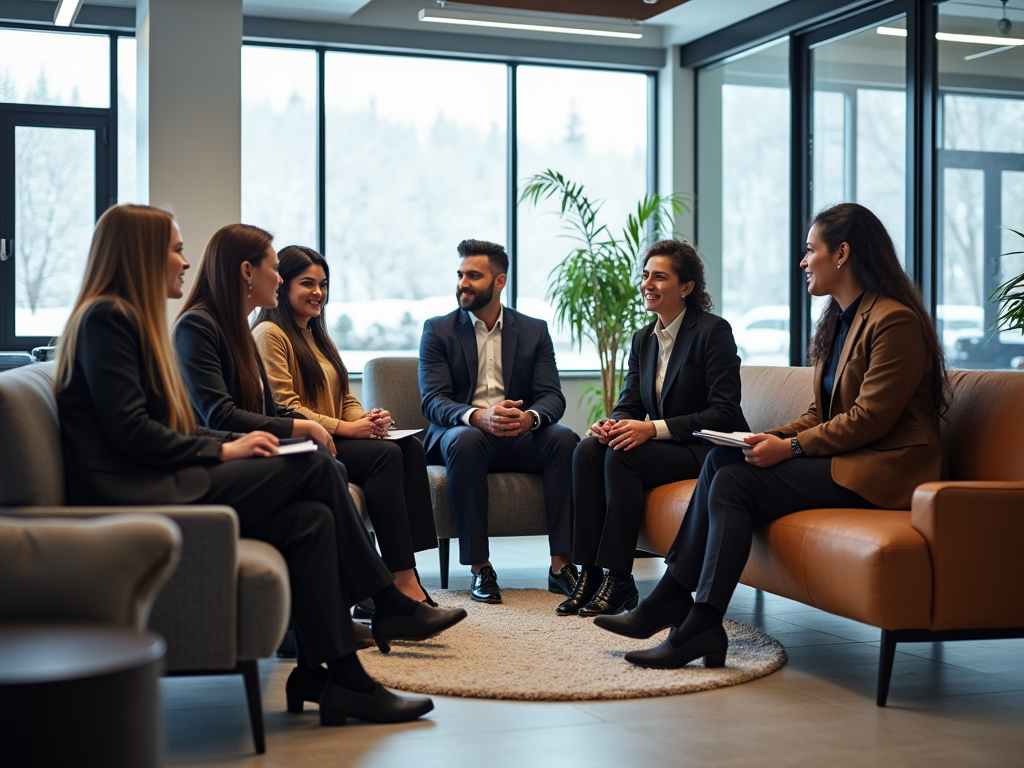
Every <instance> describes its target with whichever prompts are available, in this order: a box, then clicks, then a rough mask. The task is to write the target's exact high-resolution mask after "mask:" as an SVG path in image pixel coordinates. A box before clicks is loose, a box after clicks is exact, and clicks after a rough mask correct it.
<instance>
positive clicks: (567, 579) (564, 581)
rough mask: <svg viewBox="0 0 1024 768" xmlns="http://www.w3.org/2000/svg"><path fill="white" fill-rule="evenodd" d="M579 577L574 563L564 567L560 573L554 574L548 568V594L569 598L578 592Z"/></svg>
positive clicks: (559, 570)
mask: <svg viewBox="0 0 1024 768" xmlns="http://www.w3.org/2000/svg"><path fill="white" fill-rule="evenodd" d="M579 577H580V575H579V573H578V572H577V571H576V566H575V565H573V564H572V563H569V564H568V565H563V566H562V567H561V568H559V569H558V573H553V572H552V571H551V569H550V568H548V592H554V593H555V594H562V595H565V596H566V597H569V595H571V594H572V593H573V592H575V591H576V580H577V579H578V578H579Z"/></svg>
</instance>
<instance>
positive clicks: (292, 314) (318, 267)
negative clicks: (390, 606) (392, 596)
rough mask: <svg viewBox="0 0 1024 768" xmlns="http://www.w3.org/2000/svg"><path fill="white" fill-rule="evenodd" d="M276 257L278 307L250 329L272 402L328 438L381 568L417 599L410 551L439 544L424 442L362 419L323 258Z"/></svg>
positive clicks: (289, 252) (298, 250) (299, 250)
mask: <svg viewBox="0 0 1024 768" xmlns="http://www.w3.org/2000/svg"><path fill="white" fill-rule="evenodd" d="M278 258H279V259H280V261H279V263H278V267H277V269H278V273H279V274H280V275H281V279H282V281H283V283H282V285H281V286H280V288H278V297H279V300H278V303H277V306H276V307H273V308H269V309H268V308H264V309H261V310H260V313H259V315H257V317H256V322H255V325H254V328H253V336H254V338H255V339H256V348H257V349H258V350H259V353H260V356H261V357H262V359H263V364H264V366H265V367H266V369H267V378H268V380H269V381H270V388H271V390H272V393H273V399H274V400H275V401H276V402H277V403H278V404H280V405H282V406H284V407H285V408H289V409H294V411H295V412H296V413H299V414H301V415H302V416H305V417H306V418H307V419H309V420H310V421H315V422H317V423H318V424H320V425H321V426H323V427H324V429H326V430H327V431H328V432H330V433H331V434H332V435H333V436H334V444H335V446H336V448H337V457H338V460H339V461H341V462H344V464H345V468H346V469H347V470H348V476H349V479H350V480H351V481H352V482H353V483H356V484H357V485H360V486H362V488H363V492H364V493H365V494H366V506H367V510H368V512H369V515H370V520H371V521H372V522H373V528H374V530H375V531H376V532H377V539H378V541H379V542H380V549H381V556H382V557H383V558H384V562H385V563H387V565H388V567H389V568H391V570H392V572H393V573H394V574H395V579H396V582H397V584H398V587H399V589H401V590H402V591H403V592H405V593H406V594H410V595H416V593H417V592H422V587H420V586H419V583H418V579H417V577H416V572H415V566H416V559H415V554H414V553H415V552H420V551H423V550H425V549H433V548H434V547H436V546H437V532H436V531H435V529H434V513H433V508H432V506H431V503H430V486H429V484H428V481H427V462H426V458H425V456H424V453H423V444H422V443H420V441H419V440H417V439H416V438H414V437H406V438H403V439H401V440H395V441H391V440H383V439H380V438H383V437H385V436H386V435H387V432H388V425H389V424H390V422H391V415H390V413H388V412H387V411H384V410H380V409H377V408H375V409H373V410H371V411H370V412H369V413H367V412H366V411H364V410H363V407H362V405H360V403H359V400H357V399H356V397H355V396H354V395H353V394H352V393H351V391H350V390H349V381H348V371H347V370H346V369H345V364H344V363H343V362H342V361H341V356H340V355H339V354H338V349H337V347H336V346H335V345H334V342H333V341H332V340H331V337H330V335H329V334H328V333H327V323H326V321H325V319H324V307H325V306H326V305H327V288H328V283H329V281H330V268H329V267H328V266H327V260H326V259H325V258H324V257H323V256H321V255H320V254H319V253H317V252H316V251H314V250H313V249H311V248H304V247H302V246H297V245H289V246H287V247H285V248H282V249H281V250H280V251H279V252H278ZM422 595H423V597H422V598H419V599H425V600H427V601H428V602H432V601H430V597H429V596H428V595H427V594H426V592H422Z"/></svg>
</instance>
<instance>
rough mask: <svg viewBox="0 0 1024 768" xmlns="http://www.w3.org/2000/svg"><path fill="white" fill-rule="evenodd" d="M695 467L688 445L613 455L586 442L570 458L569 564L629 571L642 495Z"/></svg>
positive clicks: (652, 443) (649, 446)
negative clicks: (571, 525)
mask: <svg viewBox="0 0 1024 768" xmlns="http://www.w3.org/2000/svg"><path fill="white" fill-rule="evenodd" d="M700 465H701V462H700V460H698V458H697V457H696V456H695V455H694V453H693V451H691V450H690V449H689V448H688V447H687V446H685V445H681V444H679V443H673V442H670V441H667V440H648V441H647V442H646V443H643V444H642V445H639V446H637V447H636V448H633V449H631V450H629V451H616V450H614V449H613V448H609V447H608V446H607V445H602V444H601V443H600V442H599V441H598V440H597V438H594V437H588V438H585V439H584V440H583V442H581V443H580V444H579V445H577V446H576V451H575V453H573V457H572V490H573V503H574V507H575V513H576V532H575V535H574V537H573V549H572V553H573V561H574V562H576V563H579V564H581V565H599V566H601V567H602V568H611V569H612V570H615V571H623V572H626V573H628V572H629V571H632V570H633V553H634V552H635V551H636V539H637V535H638V534H639V532H640V520H641V518H642V516H643V511H644V491H645V490H647V489H648V488H653V487H654V486H657V485H665V484H666V483H673V482H675V481H677V480H688V479H690V478H694V477H697V475H698V474H699V473H700Z"/></svg>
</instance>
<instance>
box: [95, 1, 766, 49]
mask: <svg viewBox="0 0 1024 768" xmlns="http://www.w3.org/2000/svg"><path fill="white" fill-rule="evenodd" d="M785 1H786V0H690V1H689V2H687V3H684V4H683V5H681V6H677V7H676V8H672V9H671V10H668V11H666V12H665V13H662V14H659V15H658V16H655V17H654V18H653V19H651V20H650V21H649V22H647V26H652V27H656V28H657V30H656V31H655V30H652V34H649V35H647V36H646V37H647V40H646V42H644V41H641V42H640V45H643V46H645V47H646V46H662V45H681V44H683V43H688V42H690V41H692V40H696V39H697V38H699V37H703V36H704V35H707V34H710V33H712V32H715V31H717V30H719V29H723V28H725V27H728V26H730V25H731V24H735V23H736V22H738V21H742V20H743V19H746V18H748V17H750V16H754V15H756V14H758V13H761V12H762V11H766V10H768V9H769V8H773V7H775V6H776V5H780V4H782V3H783V2H785ZM435 2H436V0H243V2H242V7H243V9H244V11H245V13H246V14H247V15H251V16H267V17H272V18H280V19H296V20H301V21H319V22H328V23H335V24H341V23H346V24H358V25H366V26H374V27H391V28H396V29H418V30H422V31H428V32H429V31H430V30H424V29H423V28H424V27H428V26H430V25H427V24H422V23H421V22H419V21H418V19H417V14H418V12H419V10H420V9H421V8H429V7H432V6H433V5H434V4H435ZM87 4H88V5H119V6H127V7H134V5H135V0H87ZM445 31H446V32H457V33H462V34H468V35H473V34H476V35H480V34H484V35H487V36H496V35H500V34H501V32H499V31H498V30H493V29H489V30H486V31H483V32H477V31H474V30H472V29H471V28H465V29H463V28H457V27H452V28H448V29H446V30H445ZM507 34H508V36H509V37H526V38H532V39H539V40H551V39H554V37H553V36H552V35H550V34H548V35H545V34H543V33H532V34H531V33H523V32H508V33H507ZM607 42H610V41H607ZM624 43H625V44H627V45H629V44H631V43H630V41H624ZM632 44H633V45H636V43H632Z"/></svg>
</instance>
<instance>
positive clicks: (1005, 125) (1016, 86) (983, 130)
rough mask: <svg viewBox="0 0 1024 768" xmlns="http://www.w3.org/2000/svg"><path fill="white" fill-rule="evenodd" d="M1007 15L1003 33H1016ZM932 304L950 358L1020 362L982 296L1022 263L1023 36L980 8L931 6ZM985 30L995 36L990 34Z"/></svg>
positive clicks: (1013, 336) (1020, 345)
mask: <svg viewBox="0 0 1024 768" xmlns="http://www.w3.org/2000/svg"><path fill="white" fill-rule="evenodd" d="M1017 28H1018V27H1017V23H1016V22H1015V23H1014V29H1013V30H1012V31H1011V37H1014V38H1018V37H1020V35H1019V33H1017ZM939 33H940V35H943V36H944V33H945V35H948V34H956V35H960V36H966V37H961V38H959V39H956V40H949V39H948V38H947V39H945V40H944V39H942V37H941V36H940V38H939V43H938V57H939V77H938V82H939V89H940V91H939V102H938V107H939V109H938V113H939V130H938V134H939V135H938V141H939V150H938V168H937V177H938V179H937V180H938V249H937V250H938V261H939V264H938V283H939V285H938V302H937V303H938V308H937V317H936V319H937V321H938V324H939V330H940V332H941V335H942V340H943V343H944V345H945V347H946V354H947V355H948V356H949V363H950V365H951V366H953V367H964V368H1024V335H1022V334H1021V332H1020V331H1006V332H1002V333H998V334H995V333H993V332H992V328H993V324H994V323H995V320H996V315H997V313H998V311H999V307H998V305H997V304H996V303H995V302H992V301H988V296H989V295H990V294H991V293H992V291H994V290H995V289H996V288H997V287H998V286H999V285H1000V284H1001V283H1003V282H1004V281H1006V280H1008V279H1010V278H1012V277H1015V276H1017V275H1019V274H1021V272H1022V271H1024V258H1022V257H1021V256H1020V255H1019V254H1018V255H1003V254H1009V253H1011V252H1013V251H1022V250H1024V240H1022V239H1021V238H1020V237H1018V236H1017V235H1015V234H1014V233H1013V232H1011V231H1009V230H1008V229H1006V228H1013V229H1016V230H1017V231H1021V232H1024V129H1022V128H1021V126H1022V125H1024V46H1002V45H999V44H998V40H999V38H1000V34H999V32H998V31H997V29H996V24H995V20H994V17H993V15H992V14H991V13H989V12H987V9H980V8H975V7H972V6H969V5H967V4H964V3H955V4H949V5H941V6H939ZM992 38H996V39H995V40H993V39H992Z"/></svg>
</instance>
